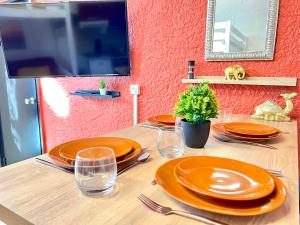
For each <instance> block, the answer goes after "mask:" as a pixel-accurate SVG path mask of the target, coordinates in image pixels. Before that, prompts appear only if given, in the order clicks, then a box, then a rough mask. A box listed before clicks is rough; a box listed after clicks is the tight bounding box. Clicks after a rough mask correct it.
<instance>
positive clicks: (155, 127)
mask: <svg viewBox="0 0 300 225" xmlns="http://www.w3.org/2000/svg"><path fill="white" fill-rule="evenodd" d="M140 127H144V128H151V129H163V130H174V129H175V127H174V126H168V125H158V124H157V125H153V124H141V125H140Z"/></svg>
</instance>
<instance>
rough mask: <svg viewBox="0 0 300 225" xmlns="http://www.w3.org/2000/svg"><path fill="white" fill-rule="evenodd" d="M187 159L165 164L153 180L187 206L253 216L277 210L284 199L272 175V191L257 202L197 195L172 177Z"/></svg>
mask: <svg viewBox="0 0 300 225" xmlns="http://www.w3.org/2000/svg"><path fill="white" fill-rule="evenodd" d="M188 158H192V157H186V158H178V159H174V160H171V161H168V162H166V163H165V164H163V165H162V166H160V167H159V168H158V169H157V171H156V174H155V180H156V182H157V184H158V185H160V186H161V187H162V189H163V190H164V191H165V192H166V193H167V194H168V195H170V196H171V197H173V198H175V199H176V200H178V201H180V202H182V203H185V204H187V205H189V206H193V207H195V208H198V209H201V210H205V211H209V212H215V213H220V214H226V215H235V216H253V215H259V214H263V213H268V212H271V211H273V210H275V209H277V208H279V207H280V206H281V205H282V204H283V203H284V201H285V199H286V189H285V187H284V185H283V183H282V181H281V180H280V179H278V178H277V177H275V176H273V175H272V178H273V180H274V182H275V189H274V191H273V192H272V193H271V194H270V195H268V196H266V197H264V198H261V199H258V200H251V201H230V200H223V199H218V198H212V197H208V196H203V195H199V194H197V193H195V192H193V191H190V190H189V189H187V188H185V187H184V186H183V185H181V184H180V183H179V182H178V181H177V179H176V177H175V175H174V169H175V167H176V166H177V164H178V163H180V162H181V161H183V160H185V159H188Z"/></svg>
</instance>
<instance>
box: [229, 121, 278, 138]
mask: <svg viewBox="0 0 300 225" xmlns="http://www.w3.org/2000/svg"><path fill="white" fill-rule="evenodd" d="M224 128H225V130H227V131H229V132H231V133H234V134H239V135H246V136H269V135H274V134H276V133H278V132H279V130H278V129H276V128H274V127H271V126H267V125H264V124H258V123H243V122H232V123H224Z"/></svg>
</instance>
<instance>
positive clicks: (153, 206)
mask: <svg viewBox="0 0 300 225" xmlns="http://www.w3.org/2000/svg"><path fill="white" fill-rule="evenodd" d="M138 199H139V200H140V201H141V202H142V203H144V204H145V205H146V206H147V207H148V208H149V209H151V210H153V211H155V212H158V213H162V214H164V215H170V214H176V215H179V216H184V217H187V218H191V219H194V220H197V221H200V222H203V223H206V224H210V225H228V224H226V223H223V222H220V221H217V220H213V219H209V218H207V217H204V216H198V215H195V214H192V213H190V212H184V211H179V210H173V209H171V208H170V207H166V206H162V205H160V204H158V203H156V202H154V201H153V200H151V199H150V198H148V197H147V196H145V195H143V194H140V195H139V196H138Z"/></svg>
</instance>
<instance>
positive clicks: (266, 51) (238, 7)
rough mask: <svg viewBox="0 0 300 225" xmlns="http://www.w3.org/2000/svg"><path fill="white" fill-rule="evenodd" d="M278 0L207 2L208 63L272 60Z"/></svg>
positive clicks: (213, 0)
mask: <svg viewBox="0 0 300 225" xmlns="http://www.w3.org/2000/svg"><path fill="white" fill-rule="evenodd" d="M277 17H278V0H208V11H207V24H206V45H205V59H206V60H208V61H234V60H272V59H273V55H274V47H275V37H276V27H277Z"/></svg>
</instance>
